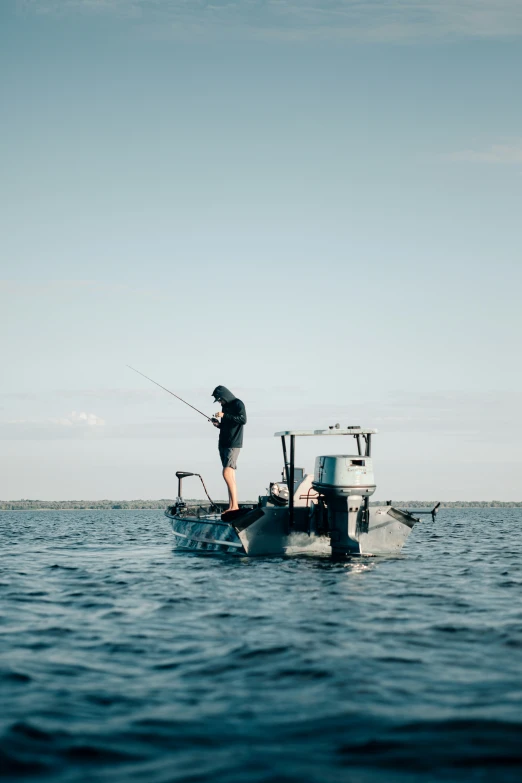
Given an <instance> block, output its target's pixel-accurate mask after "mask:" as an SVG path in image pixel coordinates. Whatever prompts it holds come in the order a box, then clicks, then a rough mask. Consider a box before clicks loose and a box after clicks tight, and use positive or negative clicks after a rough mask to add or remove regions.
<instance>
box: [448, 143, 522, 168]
mask: <svg viewBox="0 0 522 783" xmlns="http://www.w3.org/2000/svg"><path fill="white" fill-rule="evenodd" d="M442 158H443V160H450V161H451V160H452V161H457V162H464V163H466V162H467V163H489V164H491V163H494V164H504V165H512V166H513V165H514V166H520V165H522V139H521V140H520V141H517V142H515V143H513V144H492V145H491V146H490V147H488V148H487V149H485V150H474V149H466V150H460V151H458V152H451V153H448V154H445V155H442Z"/></svg>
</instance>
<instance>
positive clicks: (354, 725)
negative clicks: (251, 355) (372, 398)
mask: <svg viewBox="0 0 522 783" xmlns="http://www.w3.org/2000/svg"><path fill="white" fill-rule="evenodd" d="M521 522H522V514H521V511H520V510H519V509H512V510H509V509H466V510H458V509H451V510H443V511H442V512H441V515H440V516H439V517H438V518H437V520H436V521H435V522H434V523H432V522H431V521H427V520H426V521H423V522H422V523H421V524H420V525H418V526H416V527H415V529H414V531H413V534H412V536H411V538H410V540H409V542H408V544H407V547H406V548H405V550H404V552H403V554H402V555H401V556H400V557H382V558H365V559H355V560H351V561H332V560H331V559H329V558H328V557H324V556H323V557H310V556H302V557H294V558H284V557H277V558H261V559H248V558H241V557H239V558H236V559H231V558H227V557H223V556H208V557H200V556H197V555H194V554H183V553H180V552H179V551H177V550H174V549H173V541H172V537H171V534H170V532H169V530H168V527H167V525H166V524H165V523H164V522H163V518H162V516H161V513H158V512H156V511H119V512H118V511H105V512H104V511H101V512H100V511H82V512H3V513H2V515H1V517H0V531H1V533H0V535H1V536H2V549H1V552H0V567H1V570H0V573H1V577H0V599H1V612H0V689H1V693H2V710H1V712H0V769H1V771H2V776H3V779H4V780H6V781H9V780H22V779H23V780H24V781H25V780H27V781H31V780H40V779H41V780H47V781H52V783H87V781H88V782H89V783H91V781H93V783H96V782H97V781H107V782H108V783H109V782H113V783H120V782H121V783H127V781H131V782H132V781H136V782H137V781H146V783H175V782H176V781H191V782H192V783H195V782H196V781H209V780H212V781H217V783H221V782H222V783H250V782H252V783H258V782H259V783H268V781H277V782H278V783H279V781H281V782H283V781H286V782H287V783H290V782H291V781H296V783H297V781H299V783H319V782H320V783H341V782H342V783H344V782H345V781H348V780H349V781H354V782H356V783H390V782H391V783H394V781H401V783H402V782H403V781H412V782H415V783H416V781H430V782H433V783H435V782H437V783H439V781H470V783H471V781H486V780H488V781H489V780H490V779H494V780H495V781H501V782H502V783H504V782H505V783H511V781H513V782H514V781H515V780H516V781H517V783H518V780H519V779H520V777H521V775H522V751H521V747H522V742H521V740H522V706H521V705H522V656H521V655H520V648H521V647H522V609H521V608H520V588H521V585H522V565H521V564H522V559H521V555H522V537H521V536H520V528H521Z"/></svg>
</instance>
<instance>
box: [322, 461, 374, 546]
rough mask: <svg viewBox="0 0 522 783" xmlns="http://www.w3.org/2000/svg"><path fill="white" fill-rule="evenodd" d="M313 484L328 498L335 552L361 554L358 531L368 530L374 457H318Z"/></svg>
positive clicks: (329, 525)
mask: <svg viewBox="0 0 522 783" xmlns="http://www.w3.org/2000/svg"><path fill="white" fill-rule="evenodd" d="M312 486H313V488H314V489H315V490H316V491H317V492H320V493H321V495H323V496H324V498H325V502H326V508H327V512H328V529H329V535H330V542H331V546H332V552H333V553H334V554H350V553H352V554H353V553H359V551H360V549H359V534H360V533H365V532H367V531H368V524H369V520H370V509H369V499H370V495H373V493H374V492H375V478H374V475H373V461H372V459H371V457H367V456H363V455H361V454H356V455H351V454H339V455H334V456H325V457H317V458H316V460H315V471H314V480H313V482H312Z"/></svg>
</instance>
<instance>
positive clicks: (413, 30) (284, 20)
mask: <svg viewBox="0 0 522 783" xmlns="http://www.w3.org/2000/svg"><path fill="white" fill-rule="evenodd" d="M18 6H19V8H20V10H21V11H23V12H25V13H39V14H47V15H56V16H66V15H70V14H85V15H98V16H100V15H103V16H112V17H119V18H122V19H127V20H130V21H134V22H138V23H139V24H145V25H147V26H149V27H150V26H155V25H156V26H157V31H158V32H160V31H161V32H162V34H163V35H168V34H176V33H177V34H182V35H184V36H188V37H190V36H191V35H201V33H209V32H210V33H213V34H216V33H221V34H222V33H226V34H227V33H228V34H231V33H234V32H241V34H243V35H244V34H247V35H249V36H250V37H258V38H259V37H263V38H273V39H284V40H296V41H299V40H307V39H313V38H327V39H331V38H350V39H354V40H361V39H362V40H368V41H390V42H393V41H397V42H402V41H415V40H417V39H419V38H422V39H426V38H432V39H436V38H452V37H456V38H498V37H513V36H520V35H521V34H522V4H521V3H520V0H367V2H364V3H362V2H361V1H360V0H321V2H317V0H236V1H235V2H233V1H232V2H230V1H229V0H193V1H192V2H186V0H19V2H18Z"/></svg>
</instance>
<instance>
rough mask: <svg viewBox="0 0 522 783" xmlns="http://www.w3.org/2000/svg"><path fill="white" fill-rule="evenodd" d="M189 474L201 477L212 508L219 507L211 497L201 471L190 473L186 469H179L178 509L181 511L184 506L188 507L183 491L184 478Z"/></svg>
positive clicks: (177, 472) (177, 475)
mask: <svg viewBox="0 0 522 783" xmlns="http://www.w3.org/2000/svg"><path fill="white" fill-rule="evenodd" d="M188 476H197V477H198V478H199V480H200V481H201V483H202V484H203V489H204V490H205V495H206V496H207V498H208V499H209V501H210V505H211V506H212V508H215V509H217V506H216V504H215V503H214V501H213V500H212V498H211V497H210V495H209V494H208V492H207V488H206V486H205V482H204V481H203V476H202V475H201V474H200V473H189V472H188V471H186V470H177V471H176V477H177V479H178V497H177V498H176V503H175V508H176V511H180V510H181V509H184V508H186V507H187V504H186V503H185V501H184V500H183V497H182V494H181V492H182V483H183V479H184V478H188Z"/></svg>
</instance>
